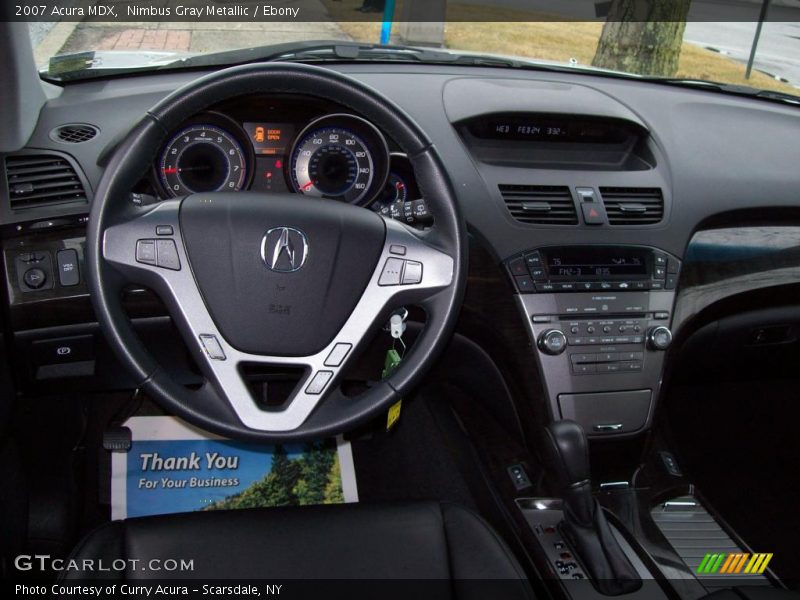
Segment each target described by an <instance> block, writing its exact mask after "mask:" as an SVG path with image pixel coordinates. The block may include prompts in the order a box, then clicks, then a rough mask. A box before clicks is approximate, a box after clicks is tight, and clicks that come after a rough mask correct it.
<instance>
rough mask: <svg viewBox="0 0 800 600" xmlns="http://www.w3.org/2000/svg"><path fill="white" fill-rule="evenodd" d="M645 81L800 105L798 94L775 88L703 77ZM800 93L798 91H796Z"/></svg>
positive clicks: (660, 78) (659, 78)
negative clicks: (770, 88) (766, 88)
mask: <svg viewBox="0 0 800 600" xmlns="http://www.w3.org/2000/svg"><path fill="white" fill-rule="evenodd" d="M647 81H653V82H655V83H666V84H668V85H678V86H684V87H694V88H701V89H706V90H711V91H713V92H721V93H725V94H734V95H737V96H749V97H751V98H760V99H762V100H773V101H775V102H785V103H787V104H794V105H800V95H793V94H789V93H787V92H777V91H775V90H764V89H760V88H756V87H751V86H749V85H737V84H733V83H717V82H714V81H705V80H704V79H681V78H665V77H650V78H647ZM798 93H800V92H798Z"/></svg>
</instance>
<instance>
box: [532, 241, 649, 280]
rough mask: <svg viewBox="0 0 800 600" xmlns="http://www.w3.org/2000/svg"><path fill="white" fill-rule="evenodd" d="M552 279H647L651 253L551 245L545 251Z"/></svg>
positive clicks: (609, 248) (546, 263)
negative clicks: (649, 254)
mask: <svg viewBox="0 0 800 600" xmlns="http://www.w3.org/2000/svg"><path fill="white" fill-rule="evenodd" d="M542 254H543V258H544V262H545V266H546V268H547V275H548V279H550V280H551V281H578V280H583V279H591V280H602V279H644V278H646V277H647V276H648V256H647V253H646V252H644V251H642V250H638V249H633V248H618V247H611V246H610V247H607V248H603V247H597V246H593V247H591V248H575V247H570V248H550V249H545V250H543V251H542Z"/></svg>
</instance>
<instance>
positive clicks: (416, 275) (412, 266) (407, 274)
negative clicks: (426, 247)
mask: <svg viewBox="0 0 800 600" xmlns="http://www.w3.org/2000/svg"><path fill="white" fill-rule="evenodd" d="M421 281H422V263H421V262H417V261H415V260H407V261H406V268H405V269H404V270H403V284H406V285H407V284H413V283H420V282H421Z"/></svg>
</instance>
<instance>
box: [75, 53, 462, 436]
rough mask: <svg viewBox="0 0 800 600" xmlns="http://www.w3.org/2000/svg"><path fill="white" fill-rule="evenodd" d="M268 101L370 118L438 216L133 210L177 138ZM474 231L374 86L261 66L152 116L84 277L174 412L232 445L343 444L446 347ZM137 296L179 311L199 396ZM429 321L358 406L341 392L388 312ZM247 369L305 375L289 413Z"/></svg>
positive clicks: (216, 200)
mask: <svg viewBox="0 0 800 600" xmlns="http://www.w3.org/2000/svg"><path fill="white" fill-rule="evenodd" d="M256 93H291V94H295V95H307V96H313V97H316V98H322V99H326V100H330V101H332V102H335V103H337V104H339V105H342V106H345V107H346V108H347V109H349V110H352V111H353V112H354V113H356V114H358V115H360V116H362V117H364V118H366V119H368V120H369V121H371V122H372V123H373V124H374V125H376V126H377V127H378V128H380V129H382V130H383V131H384V132H385V133H386V134H388V135H389V136H390V137H391V138H392V139H394V140H395V142H397V144H398V145H399V146H400V148H401V149H402V150H403V152H405V153H406V154H407V155H408V158H409V160H410V162H411V164H412V166H413V168H414V172H415V175H416V177H417V180H418V184H419V188H420V190H421V192H422V194H423V197H424V198H425V200H426V202H427V204H428V206H429V209H430V211H431V213H432V215H433V218H434V226H433V227H432V228H431V229H429V230H426V231H425V232H420V231H417V230H414V229H411V228H409V227H407V226H405V225H403V224H401V223H399V222H397V221H391V220H386V219H384V218H382V217H380V216H378V215H377V214H376V213H374V212H373V211H371V210H369V209H365V208H360V207H357V206H353V205H350V204H346V203H342V202H336V201H332V200H323V199H314V198H310V197H307V196H303V195H301V194H283V195H276V194H270V195H266V194H258V193H253V192H214V193H198V194H193V195H190V196H186V197H184V198H178V199H173V200H167V201H164V202H161V203H159V204H156V205H153V206H149V207H137V206H135V205H134V204H133V203H131V202H129V201H128V198H129V195H130V191H131V190H132V189H133V186H134V184H135V183H136V182H137V181H139V180H140V179H141V177H142V176H143V175H144V174H145V173H146V172H147V170H148V168H150V166H151V165H152V163H153V160H154V158H155V156H156V154H157V152H158V151H159V149H160V148H161V147H162V145H163V143H164V141H165V139H166V137H167V136H168V135H169V133H170V132H171V131H173V130H174V129H175V128H176V127H178V126H179V125H180V124H181V123H182V122H183V121H184V120H186V119H187V118H190V117H192V116H193V115H195V114H197V113H198V112H200V111H202V110H204V109H206V108H208V107H210V106H212V105H214V104H217V103H219V102H221V101H224V100H228V99H231V98H236V97H240V96H245V95H249V94H256ZM466 265H467V260H466V233H465V227H464V222H463V220H462V218H461V216H460V214H459V210H458V206H457V203H456V199H455V194H454V192H453V189H452V186H451V185H450V182H449V179H448V176H447V173H446V171H445V169H444V167H443V164H442V161H441V159H440V158H439V156H438V154H437V152H436V149H435V148H434V147H433V145H432V144H431V142H430V140H429V139H428V138H427V137H426V135H425V134H424V133H423V132H422V131H421V130H420V128H419V127H418V126H417V124H416V123H414V121H413V120H412V119H411V118H410V117H409V116H408V115H406V114H405V113H404V112H403V111H402V110H401V109H400V108H399V107H397V106H396V105H395V104H394V103H393V102H391V101H390V100H388V99H387V98H385V97H383V96H382V95H380V94H379V93H377V92H376V91H374V90H372V89H371V88H369V87H367V86H366V85H364V84H362V83H360V82H358V81H355V80H353V79H351V78H349V77H346V76H344V75H342V74H339V73H336V72H334V71H331V70H329V69H324V68H319V67H313V66H307V65H301V64H281V63H271V64H252V65H245V66H240V67H233V68H229V69H225V70H222V71H218V72H216V73H213V74H211V75H208V76H205V77H202V78H199V79H197V80H195V81H193V82H191V83H189V84H188V85H186V86H184V87H182V88H180V89H178V90H177V91H175V92H174V93H172V94H170V95H169V96H168V97H167V98H165V99H164V100H163V101H161V102H160V103H159V104H157V105H156V106H155V107H154V108H153V109H151V110H150V111H149V112H148V113H147V114H146V115H145V116H144V118H142V120H141V121H140V122H139V123H138V124H137V125H136V126H135V127H134V128H133V130H132V131H131V132H130V134H129V135H128V136H127V138H126V139H125V141H124V142H123V143H122V144H121V145H120V146H119V147H117V148H116V149H115V151H114V152H113V155H112V157H111V159H110V161H109V163H108V167H107V168H106V170H105V173H104V175H103V178H102V180H101V182H100V185H99V186H98V190H97V193H96V194H95V197H94V200H93V203H92V207H91V214H90V217H89V225H88V230H87V270H88V274H89V286H90V291H91V297H92V301H93V303H94V308H95V311H96V314H97V319H98V321H99V323H100V326H101V328H102V331H103V333H104V334H105V336H106V338H107V340H108V342H109V343H110V345H111V346H112V348H113V349H114V350H115V351H116V353H117V354H118V356H119V358H120V359H121V361H122V363H123V364H124V365H125V366H126V367H127V368H128V369H129V371H130V372H131V374H132V375H133V377H134V378H135V380H136V382H137V384H138V386H139V387H140V388H141V389H143V391H145V392H146V393H147V394H148V395H150V396H151V397H152V398H154V399H155V400H156V401H157V402H159V403H160V404H161V405H162V406H163V407H164V408H165V409H167V410H168V411H170V412H172V413H174V414H176V415H178V416H180V417H182V418H184V419H185V420H187V421H189V422H191V423H194V424H195V425H198V426H200V427H202V428H205V429H207V430H210V431H213V432H215V433H219V434H221V435H225V436H228V437H232V438H246V439H256V440H263V441H273V442H275V441H291V440H301V439H311V438H316V437H322V436H329V435H333V434H338V433H342V432H344V431H347V430H349V429H352V428H353V427H355V426H357V425H359V424H362V423H363V422H365V421H366V420H368V419H370V418H372V417H374V416H376V415H377V414H378V413H380V412H381V411H385V410H386V409H387V408H388V407H389V406H391V405H392V404H393V403H394V402H396V401H397V400H398V399H399V398H401V397H402V396H403V395H404V394H407V393H408V392H409V391H410V390H411V389H412V388H413V387H414V386H415V385H416V384H417V383H418V382H419V381H420V379H421V377H422V376H423V375H424V373H425V372H426V370H427V369H428V368H429V367H430V366H431V364H432V363H433V361H434V360H435V358H436V357H437V355H438V354H439V353H440V351H441V350H442V349H443V347H444V346H445V344H446V343H447V342H448V340H449V338H450V335H451V333H452V329H453V327H454V325H455V321H456V318H457V316H458V312H459V308H460V303H461V298H462V294H463V288H464V284H465V278H466ZM128 284H140V285H145V286H147V287H149V288H151V289H152V290H154V291H155V292H156V293H157V294H158V295H159V296H160V297H161V298H162V300H163V301H164V303H165V304H166V305H167V308H168V310H169V312H170V315H171V316H172V318H173V320H174V321H175V323H176V325H177V326H178V329H179V330H180V332H181V334H182V335H183V337H184V340H185V342H186V344H187V346H188V348H189V350H190V351H191V352H192V354H193V356H194V358H195V360H196V361H197V364H198V366H199V367H200V368H201V370H202V372H203V374H204V376H205V380H206V381H205V383H204V384H203V385H202V386H201V387H200V388H199V389H189V388H187V387H185V386H183V385H180V384H179V383H177V382H176V381H174V379H173V378H172V377H171V376H170V374H169V373H168V372H167V371H166V370H165V369H164V368H162V367H161V366H160V365H158V364H157V363H156V362H155V360H154V359H153V357H152V356H151V354H150V353H149V352H148V351H147V350H146V349H145V348H144V346H143V345H142V343H141V341H140V340H139V339H138V337H137V336H136V334H135V333H134V330H133V327H132V325H131V322H130V320H129V319H128V317H127V315H126V313H125V312H124V310H123V308H122V303H121V295H122V294H121V292H122V290H123V288H124V287H125V286H126V285H128ZM409 305H417V306H420V307H422V308H423V309H424V310H425V312H426V316H427V319H426V324H425V327H424V329H423V331H422V332H421V333H420V335H419V336H418V337H417V340H416V342H415V344H414V346H413V347H412V348H411V350H410V351H409V352H408V353H406V356H405V357H404V360H403V361H402V363H401V364H400V366H399V367H398V368H397V370H396V371H395V372H394V373H393V374H392V375H391V376H389V377H388V378H386V379H384V380H381V381H380V382H378V383H376V384H375V385H373V386H372V387H370V388H369V389H368V390H367V391H365V392H363V393H362V394H361V395H359V396H357V397H349V396H345V395H344V394H342V393H341V391H340V389H339V386H338V383H339V382H340V381H341V376H342V374H343V373H344V371H345V369H346V368H347V366H348V365H349V364H351V363H352V360H353V358H354V357H356V356H357V355H358V353H359V351H360V350H362V349H363V346H364V345H365V344H366V342H368V341H369V339H370V337H371V336H372V335H373V334H374V333H375V331H376V328H378V327H380V326H382V325H383V324H384V323H385V322H386V320H387V318H388V317H389V316H390V314H391V312H392V311H393V310H395V309H397V308H399V307H402V306H409ZM246 364H261V365H272V366H284V367H285V366H297V367H302V368H303V369H304V375H303V376H302V379H301V381H300V383H299V384H298V385H297V387H296V388H295V390H294V391H293V392H292V394H291V396H290V398H289V400H288V401H287V403H286V404H285V405H284V406H282V407H278V408H265V407H261V406H259V405H258V404H257V403H256V401H255V400H254V399H253V397H252V395H251V394H250V392H249V389H248V387H247V385H246V383H245V380H244V378H243V376H242V372H241V367H242V366H243V365H246Z"/></svg>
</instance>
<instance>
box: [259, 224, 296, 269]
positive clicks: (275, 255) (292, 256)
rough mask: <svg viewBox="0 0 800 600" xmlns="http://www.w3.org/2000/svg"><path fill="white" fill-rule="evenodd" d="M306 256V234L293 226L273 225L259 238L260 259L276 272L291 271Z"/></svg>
mask: <svg viewBox="0 0 800 600" xmlns="http://www.w3.org/2000/svg"><path fill="white" fill-rule="evenodd" d="M307 257H308V239H307V238H306V234H305V233H303V232H302V231H300V230H299V229H295V228H294V227H273V228H272V229H270V230H269V231H267V233H266V234H264V237H263V238H262V240H261V260H263V261H264V264H265V265H267V268H268V269H270V270H272V271H277V272H278V273H293V272H294V271H297V270H299V269H301V268H302V267H303V265H304V264H305V263H306V258H307Z"/></svg>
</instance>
